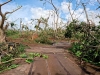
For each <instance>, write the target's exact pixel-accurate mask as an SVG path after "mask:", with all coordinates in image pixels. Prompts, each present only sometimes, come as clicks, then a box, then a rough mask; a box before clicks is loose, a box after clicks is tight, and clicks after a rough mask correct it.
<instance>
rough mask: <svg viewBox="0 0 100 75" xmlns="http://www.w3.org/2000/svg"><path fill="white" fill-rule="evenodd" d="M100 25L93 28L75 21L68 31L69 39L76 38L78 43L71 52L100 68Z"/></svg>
mask: <svg viewBox="0 0 100 75" xmlns="http://www.w3.org/2000/svg"><path fill="white" fill-rule="evenodd" d="M99 33H100V25H98V26H95V25H94V26H91V25H87V24H86V23H85V22H78V21H75V20H74V21H73V22H71V23H70V24H69V25H68V26H67V29H66V33H65V36H66V37H67V38H75V39H77V40H78V42H75V43H73V44H72V48H70V50H71V51H72V52H73V54H75V55H76V56H77V57H79V58H80V63H81V62H82V61H85V62H88V63H91V64H94V65H96V66H99V67H100V35H99Z"/></svg>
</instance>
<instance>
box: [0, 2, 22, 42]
mask: <svg viewBox="0 0 100 75" xmlns="http://www.w3.org/2000/svg"><path fill="white" fill-rule="evenodd" d="M11 1H12V0H8V1H6V2H4V3H2V4H0V16H1V20H0V43H3V42H6V34H5V28H6V27H7V26H8V24H7V25H6V26H4V22H5V20H6V15H7V14H12V13H13V12H15V11H17V10H18V9H20V8H21V7H22V6H19V7H17V8H16V9H14V10H13V11H11V12H5V13H3V12H2V6H4V5H5V4H7V3H9V2H11ZM6 29H7V28H6Z"/></svg>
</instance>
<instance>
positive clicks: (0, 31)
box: [0, 28, 6, 43]
mask: <svg viewBox="0 0 100 75" xmlns="http://www.w3.org/2000/svg"><path fill="white" fill-rule="evenodd" d="M3 42H6V35H5V31H4V30H3V29H1V28H0V43H3Z"/></svg>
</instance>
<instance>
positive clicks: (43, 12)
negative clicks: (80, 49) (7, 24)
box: [0, 0, 100, 28]
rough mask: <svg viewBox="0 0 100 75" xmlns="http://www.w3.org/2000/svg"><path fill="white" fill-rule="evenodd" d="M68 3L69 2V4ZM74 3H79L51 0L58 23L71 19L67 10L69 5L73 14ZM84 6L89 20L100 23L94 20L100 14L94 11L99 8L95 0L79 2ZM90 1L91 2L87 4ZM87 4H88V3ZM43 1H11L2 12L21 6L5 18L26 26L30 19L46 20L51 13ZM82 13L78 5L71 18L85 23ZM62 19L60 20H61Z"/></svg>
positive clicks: (3, 0)
mask: <svg viewBox="0 0 100 75" xmlns="http://www.w3.org/2000/svg"><path fill="white" fill-rule="evenodd" d="M6 1H7V0H0V3H3V2H6ZM69 1H71V2H70V3H69ZM76 1H77V4H79V3H80V0H53V3H54V5H55V6H56V7H57V8H58V9H59V22H61V20H62V21H64V22H67V21H70V20H71V17H70V14H69V10H68V5H69V4H70V11H71V13H73V11H74V9H75V7H76ZM81 1H82V2H84V3H87V4H86V9H87V11H88V15H89V19H90V20H92V21H93V22H95V23H96V24H98V23H97V22H99V21H100V19H99V18H95V17H96V15H97V14H100V9H98V10H96V8H97V7H98V6H99V3H98V2H97V1H96V0H81ZM89 1H91V2H89ZM88 2H89V3H88ZM43 3H44V2H43V1H40V0H12V1H11V2H10V3H8V4H6V5H4V6H3V7H2V11H3V12H6V11H12V10H13V9H16V8H17V6H20V5H21V6H22V8H21V9H19V10H18V11H16V12H14V13H13V14H10V15H7V18H8V20H9V21H15V20H17V19H18V18H22V19H23V22H24V23H26V24H28V23H29V22H30V20H31V19H37V18H40V17H44V18H47V17H48V14H50V11H52V9H53V7H52V5H50V4H49V3H46V4H45V5H43ZM82 12H83V7H82V5H81V4H80V5H79V6H78V8H77V9H76V11H75V12H74V15H73V17H74V18H75V19H78V20H81V21H86V17H85V14H84V12H83V13H82ZM61 18H62V19H61ZM52 21H53V19H52V17H50V19H49V24H51V22H52ZM16 23H19V20H17V21H16ZM34 26H35V25H33V26H32V25H29V27H30V28H32V27H34Z"/></svg>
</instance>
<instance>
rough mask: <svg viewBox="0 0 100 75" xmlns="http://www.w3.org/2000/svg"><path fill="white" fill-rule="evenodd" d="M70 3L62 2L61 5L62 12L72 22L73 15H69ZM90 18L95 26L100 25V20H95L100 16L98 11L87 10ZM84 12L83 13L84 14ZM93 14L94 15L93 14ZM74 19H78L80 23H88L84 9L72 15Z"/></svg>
mask: <svg viewBox="0 0 100 75" xmlns="http://www.w3.org/2000/svg"><path fill="white" fill-rule="evenodd" d="M68 4H69V3H68V2H62V3H61V10H62V12H63V13H64V14H66V19H67V20H69V21H71V15H70V14H69V10H68ZM72 6H73V5H72V3H70V11H71V14H72V13H73V11H74V10H73V9H72V8H73V7H72ZM86 10H87V13H88V16H89V20H92V21H93V22H94V23H95V24H98V22H99V21H100V19H99V18H95V17H96V16H97V15H98V14H99V11H96V10H90V8H86ZM82 12H83V13H82ZM91 12H92V13H91ZM72 16H73V18H74V19H78V20H80V21H86V15H85V13H84V10H83V8H78V9H77V10H76V11H74V14H73V15H72Z"/></svg>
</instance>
